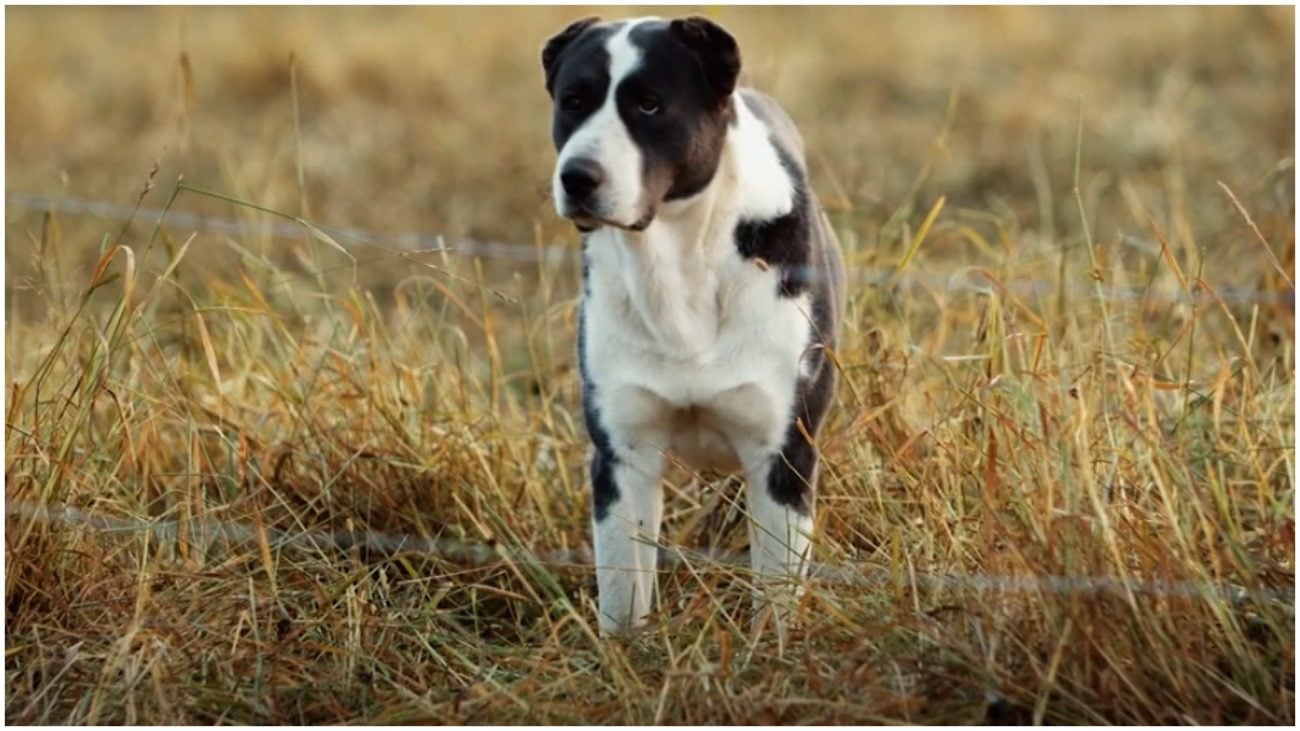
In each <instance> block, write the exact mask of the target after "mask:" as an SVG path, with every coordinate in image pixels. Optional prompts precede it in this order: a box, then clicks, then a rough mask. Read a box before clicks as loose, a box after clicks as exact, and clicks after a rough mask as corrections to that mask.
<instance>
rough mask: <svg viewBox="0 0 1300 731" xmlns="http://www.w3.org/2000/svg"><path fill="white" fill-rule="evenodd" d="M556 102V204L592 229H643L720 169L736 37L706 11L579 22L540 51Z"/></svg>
mask: <svg viewBox="0 0 1300 731" xmlns="http://www.w3.org/2000/svg"><path fill="white" fill-rule="evenodd" d="M542 67H543V69H544V70H545V72H546V90H547V92H548V93H549V94H550V95H551V98H552V100H553V101H554V117H553V119H552V125H551V134H552V137H553V138H554V140H555V148H556V150H557V151H558V152H559V159H558V161H557V162H556V165H555V174H554V176H553V178H552V188H553V191H554V197H555V208H556V211H557V212H558V213H559V214H560V215H561V216H564V217H566V218H569V219H572V220H573V222H574V223H575V224H576V225H577V226H578V228H579V229H581V230H584V231H588V230H592V229H594V228H597V227H599V226H602V225H610V226H617V227H619V228H624V229H631V230H638V231H639V230H642V229H644V228H645V227H646V226H649V225H650V222H651V221H653V220H654V217H655V213H656V211H657V210H658V207H659V206H660V204H661V203H663V202H664V201H671V200H678V199H682V198H688V197H690V196H692V195H695V194H696V193H698V192H700V191H701V190H703V189H704V187H705V186H706V185H708V183H709V181H710V180H711V179H712V178H713V174H714V171H715V170H716V169H717V167H718V158H719V156H720V155H721V152H722V144H723V140H724V138H725V136H726V129H727V125H728V123H729V122H730V120H731V119H732V116H733V114H734V110H733V109H732V107H731V94H732V92H733V91H734V90H735V87H736V76H737V74H738V73H739V72H740V52H739V50H738V49H737V47H736V41H735V40H734V39H733V38H732V37H731V36H730V35H729V34H728V33H727V32H726V31H725V30H723V29H722V28H720V27H719V26H717V25H715V24H714V23H712V22H710V21H708V20H705V19H703V18H686V19H682V20H674V21H671V22H669V21H663V20H658V19H650V20H642V21H633V22H628V23H600V22H598V20H597V19H595V18H589V19H587V20H580V21H578V22H576V23H573V24H572V25H570V26H569V27H567V28H565V29H564V30H563V31H561V32H560V33H559V35H557V36H555V37H554V38H552V39H551V40H550V41H549V42H548V43H547V44H546V47H545V49H544V50H543V51H542Z"/></svg>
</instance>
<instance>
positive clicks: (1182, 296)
mask: <svg viewBox="0 0 1300 731" xmlns="http://www.w3.org/2000/svg"><path fill="white" fill-rule="evenodd" d="M5 204H6V206H7V207H8V208H11V209H24V210H31V211H40V212H50V213H60V214H67V215H76V216H88V217H94V218H101V219H105V220H111V221H127V220H130V219H132V218H145V219H150V220H164V221H165V222H166V223H167V224H168V225H170V226H173V227H181V228H186V229H190V230H194V231H203V232H210V233H225V234H259V233H260V234H262V235H269V236H272V237H276V238H300V237H301V236H302V235H303V232H304V228H303V227H302V226H301V225H299V224H297V223H293V222H290V221H282V220H275V219H273V218H271V217H269V216H267V217H265V218H264V220H263V221H259V222H255V221H251V220H247V219H239V218H230V217H223V216H211V215H201V214H197V213H193V212H189V211H185V210H178V209H175V208H172V209H168V210H164V209H161V208H145V207H141V208H136V207H135V206H130V205H124V204H120V203H113V202H110V201H102V200H87V199H84V198H76V197H69V196H43V195H36V194H33V193H25V192H7V193H6V194H5ZM313 226H314V227H315V228H316V229H318V230H320V231H323V232H324V233H326V234H327V235H329V236H330V237H332V238H333V239H335V240H336V241H338V242H340V243H341V244H344V245H345V246H346V245H351V246H369V247H375V248H380V249H386V250H390V251H397V252H404V253H416V252H425V253H429V252H446V253H449V254H455V255H460V256H466V257H471V258H472V257H479V258H484V259H501V260H509V261H527V262H532V263H545V264H563V263H570V262H575V263H576V262H577V261H579V259H580V252H579V250H578V249H577V248H576V247H573V246H565V245H560V244H526V243H515V242H504V241H483V240H478V239H467V238H457V237H450V236H446V235H443V234H438V233H420V232H381V231H373V230H369V229H363V228H357V227H347V226H343V227H340V226H323V225H317V224H315V223H313ZM1157 252H1158V250H1157ZM802 274H803V275H804V276H807V277H816V276H819V275H820V272H816V271H810V272H803V273H802ZM847 275H848V276H849V278H850V280H851V281H852V282H854V283H856V284H859V285H867V286H871V285H882V284H885V283H888V282H891V281H892V282H893V284H895V285H897V286H904V287H906V286H914V287H915V286H920V287H925V288H929V289H932V290H937V291H944V292H960V291H976V292H986V291H992V287H991V286H990V285H989V284H988V282H987V280H986V279H984V278H983V277H980V276H977V275H973V273H972V268H971V267H956V268H952V269H950V270H946V271H940V270H936V269H927V268H924V267H916V266H914V267H909V268H908V269H907V270H906V271H903V272H898V271H896V270H895V269H892V268H882V267H850V268H849V269H848V271H847ZM1002 285H1003V286H1004V287H1005V288H1006V289H1007V290H1009V291H1010V292H1012V293H1013V294H1015V295H1017V296H1031V297H1032V296H1047V295H1050V294H1053V293H1055V292H1057V290H1058V288H1059V287H1058V285H1056V284H1053V283H1050V282H1045V281H1041V280H1037V279H1031V278H1015V279H1012V280H1010V281H1007V282H1002ZM1215 292H1216V293H1217V294H1218V296H1219V297H1220V298H1222V299H1223V300H1225V301H1228V302H1237V303H1243V304H1254V303H1259V304H1290V305H1291V306H1292V307H1294V304H1295V291H1294V290H1287V291H1276V290H1262V289H1252V288H1243V287H1231V286H1229V287H1216V288H1215ZM1066 293H1067V294H1069V295H1071V296H1072V297H1084V298H1088V299H1104V300H1108V301H1114V302H1174V303H1177V302H1182V303H1193V302H1195V303H1201V302H1211V301H1212V298H1211V297H1210V295H1209V294H1207V293H1204V292H1196V291H1194V292H1192V293H1191V294H1189V293H1188V292H1186V291H1183V290H1181V289H1176V288H1164V287H1122V286H1113V285H1104V286H1102V287H1100V288H1099V287H1097V286H1096V285H1094V284H1093V283H1092V282H1091V281H1090V280H1082V279H1081V281H1079V282H1071V283H1069V284H1067V285H1066Z"/></svg>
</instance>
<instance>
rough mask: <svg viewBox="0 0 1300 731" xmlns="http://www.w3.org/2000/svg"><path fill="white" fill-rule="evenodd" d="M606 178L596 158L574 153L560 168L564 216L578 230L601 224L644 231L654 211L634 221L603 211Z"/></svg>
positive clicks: (593, 227) (591, 228) (589, 229)
mask: <svg viewBox="0 0 1300 731" xmlns="http://www.w3.org/2000/svg"><path fill="white" fill-rule="evenodd" d="M604 182H605V170H604V169H603V168H602V167H601V166H600V164H599V163H597V162H596V161H595V160H592V159H590V158H586V157H575V158H573V159H572V160H569V161H568V162H566V163H565V164H564V168H563V169H562V170H560V187H562V188H563V189H564V199H565V200H564V203H565V205H564V217H565V218H568V219H570V220H572V221H573V225H574V226H576V227H577V228H578V230H579V231H581V232H583V233H587V232H590V231H594V230H596V229H598V228H600V227H601V226H613V227H615V228H621V229H623V230H625V231H644V230H645V229H646V227H647V226H649V225H650V222H651V221H653V220H654V211H650V212H648V213H646V214H645V215H644V216H642V217H641V218H639V219H637V220H636V221H635V222H633V223H631V224H626V223H619V222H618V221H614V220H612V219H609V218H606V217H605V216H603V215H602V214H601V211H600V208H601V207H600V205H599V197H600V196H599V193H600V187H601V185H602V184H603V183H604Z"/></svg>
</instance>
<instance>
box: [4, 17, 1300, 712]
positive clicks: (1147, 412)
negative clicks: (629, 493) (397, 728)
mask: <svg viewBox="0 0 1300 731" xmlns="http://www.w3.org/2000/svg"><path fill="white" fill-rule="evenodd" d="M629 12H630V11H624V10H620V9H614V10H605V11H603V13H602V14H604V15H606V16H607V17H609V16H617V15H623V14H627V13H629ZM706 12H708V13H709V14H710V15H711V16H713V17H714V18H715V19H717V20H719V21H720V22H722V23H724V24H725V25H727V26H728V27H729V28H730V29H731V30H732V31H733V32H734V33H735V34H736V35H737V37H738V39H739V40H740V43H741V47H742V49H743V52H744V54H745V61H746V69H747V70H746V74H747V75H748V77H749V80H750V82H751V83H753V84H755V85H757V86H760V87H762V88H763V89H765V90H767V91H769V92H770V93H772V94H773V95H774V96H775V97H777V98H778V99H779V100H781V101H782V102H783V103H784V104H785V106H786V107H787V108H788V109H789V110H790V112H791V113H792V115H793V116H794V118H795V119H796V121H797V122H798V123H799V124H800V126H801V129H802V131H803V134H804V137H805V138H806V139H807V141H808V143H809V152H810V162H811V165H812V168H813V170H812V175H813V179H814V185H815V187H816V189H817V191H818V193H819V195H820V198H821V201H822V203H823V205H824V206H825V207H826V209H827V211H828V212H829V215H830V217H831V219H832V221H833V223H834V225H835V226H836V228H837V230H838V231H839V234H840V237H841V240H842V242H843V244H844V247H845V254H846V258H847V259H848V261H849V263H850V265H851V266H852V267H854V275H853V286H852V288H851V290H850V304H849V313H848V323H849V324H848V329H847V335H846V338H845V342H844V343H843V347H842V350H841V351H840V352H838V353H837V354H836V358H837V361H838V362H839V364H840V367H841V370H842V373H843V377H842V380H841V386H840V389H839V394H838V403H837V406H836V408H835V410H834V412H833V414H834V416H833V418H832V420H831V423H830V424H829V427H828V428H827V429H826V430H825V431H824V433H823V434H822V436H821V439H820V441H821V447H822V450H823V453H824V458H825V459H824V466H823V473H822V474H823V477H822V484H821V488H820V494H819V497H818V513H817V531H818V538H817V545H816V559H817V560H818V561H819V562H821V563H824V564H826V565H828V566H833V567H838V573H834V574H831V573H828V574H823V575H820V576H819V578H816V579H814V580H813V581H812V582H811V587H810V590H809V592H808V594H807V596H806V599H805V600H804V601H803V603H802V604H801V606H800V610H799V618H798V623H797V626H796V627H795V628H794V629H793V630H792V632H791V634H790V636H789V637H788V638H787V640H786V642H785V643H784V644H783V645H782V644H780V643H778V641H777V638H776V637H775V636H774V635H773V633H772V632H771V631H766V630H759V631H751V629H750V616H749V614H750V607H749V602H748V601H746V597H747V596H748V593H747V592H748V586H749V584H748V578H747V577H746V575H745V572H744V571H743V570H742V569H738V568H736V567H735V566H732V565H729V564H727V563H725V562H719V561H713V560H710V559H707V558H704V557H701V556H699V555H698V554H689V553H680V552H679V551H678V549H682V550H683V551H685V550H686V549H690V550H698V549H713V550H715V551H716V552H719V553H725V554H734V553H743V551H744V549H745V530H744V524H743V504H737V502H736V495H737V492H736V489H737V483H736V482H735V481H734V480H733V479H730V478H720V477H718V476H714V475H698V474H693V473H691V472H688V471H687V470H685V469H676V470H675V471H674V472H673V473H672V475H671V476H670V483H669V490H668V495H669V504H668V506H667V510H666V515H667V524H666V527H665V536H664V539H665V543H666V544H667V546H668V548H667V549H666V550H667V551H668V552H669V553H670V554H673V555H676V556H679V557H684V558H682V559H681V560H677V561H675V562H672V563H670V564H669V565H668V566H666V567H665V570H664V571H663V573H662V576H661V577H660V580H659V588H660V603H659V611H658V612H657V613H656V614H655V615H654V617H653V618H652V622H651V626H650V627H649V629H648V630H647V631H646V633H645V635H644V636H643V637H641V638H640V640H639V641H637V642H632V643H624V642H614V641H601V640H599V639H598V638H597V636H596V635H595V632H594V598H595V596H594V591H595V582H594V576H593V573H592V570H591V568H590V566H588V565H585V563H584V560H583V559H584V556H585V547H586V546H588V543H589V517H588V516H589V502H588V496H587V491H586V487H585V471H584V458H585V452H586V441H585V436H584V434H583V430H582V426H581V419H580V410H579V407H578V384H577V374H576V372H575V364H574V361H575V359H574V313H575V302H576V297H577V292H578V286H577V277H578V273H577V267H576V265H575V261H574V258H573V257H572V256H571V254H572V253H573V252H574V251H575V250H576V249H575V247H576V244H577V241H576V236H575V234H574V232H573V231H572V229H571V227H570V226H568V225H566V224H565V223H563V222H561V221H558V220H556V218H555V216H554V214H553V212H552V210H551V207H550V203H549V201H548V198H547V196H548V177H549V173H550V166H551V164H552V161H553V155H554V153H553V151H552V150H551V148H550V142H549V129H548V125H549V110H548V107H547V101H548V100H547V99H546V95H545V93H544V90H543V88H542V83H541V81H542V79H541V70H540V65H539V60H538V56H539V49H540V47H541V44H542V43H543V42H544V41H545V39H546V38H547V37H548V36H549V35H550V34H551V33H553V32H555V31H556V30H558V29H559V28H560V27H562V26H563V25H564V24H565V23H566V22H567V21H568V20H570V19H572V18H575V17H579V16H580V15H582V14H586V13H585V12H584V11H583V10H582V9H578V8H558V9H556V8H522V9H521V8H513V9H401V10H393V9H366V8H338V9H307V8H287V9H285V8H282V9H199V8H191V9H120V8H119V9H114V8H99V9H84V8H83V9H74V8H64V9H38V8H8V9H6V11H5V17H6V37H5V43H6V56H5V63H6V70H5V85H6V89H5V101H6V108H5V114H6V116H5V130H6V136H5V153H6V161H7V162H6V168H5V174H6V196H7V199H6V201H7V202H6V209H5V265H6V277H5V306H6V323H5V326H6V329H5V373H6V381H5V384H4V386H5V413H6V426H5V499H6V506H7V510H6V521H5V570H6V571H5V643H6V645H5V646H6V651H5V720H6V721H7V722H9V723H95V722H98V723H155V724H171V723H209V722H225V723H250V722H251V723H291V722H293V723H326V722H329V723H334V722H347V723H358V722H370V723H398V722H412V723H414V722H439V723H484V722H498V723H542V722H548V723H602V724H604V723H697V724H709V723H749V722H763V723H842V722H862V723H872V722H928V723H971V722H1012V723H1030V722H1048V723H1063V722H1073V723H1193V722H1195V723H1276V724H1290V723H1293V722H1294V720H1295V710H1294V702H1295V697H1294V685H1295V634H1294V620H1295V615H1294V583H1295V564H1294V555H1295V549H1294V540H1295V539H1294V532H1295V521H1294V519H1295V439H1294V437H1295V412H1294V394H1295V380H1294V373H1295V329H1294V302H1295V298H1294V286H1293V283H1292V282H1293V278H1294V270H1295V228H1294V227H1295V207H1294V200H1295V166H1294V162H1295V161H1294V155H1295V146H1294V125H1295V98H1294V94H1293V89H1294V84H1295V79H1294V67H1295V58H1294V44H1295V37H1294V11H1293V9H1290V8H1268V9H1258V8H1241V9H1212V8H1202V9H1178V8H1156V9H1152V8H1133V9H1097V8H1088V9H1081V8H1073V9H1072V8H1057V9H1030V8H1015V9H997V8H992V9H942V8H939V9H926V8H901V9H834V10H829V9H784V10H782V9H743V8H709V9H708V10H707V11H706ZM659 14H674V13H673V11H659ZM182 176H183V181H182V179H181V178H182ZM137 205H138V206H139V207H140V210H138V211H137V212H136V213H134V214H133V215H132V214H131V211H132V210H133V208H134V207H136V206H137ZM164 209H165V210H166V215H161V214H160V211H162V210H164ZM340 228H350V229H355V231H353V232H351V233H341V232H338V231H337V229H340ZM358 231H361V232H367V233H364V234H362V233H358ZM413 234H421V235H422V238H419V239H416V238H414V237H413V236H412V235H413ZM439 235H441V236H443V237H445V238H443V239H439V238H438V236H439ZM464 241H477V242H481V243H492V242H495V243H501V244H511V245H512V246H497V247H479V248H477V249H472V250H469V251H477V252H480V253H483V254H484V255H483V256H474V255H472V254H471V253H466V251H467V249H465V248H464V247H459V248H458V246H459V244H460V242H464ZM444 243H445V244H446V247H448V248H450V250H443V251H433V250H431V249H436V248H439V247H440V246H441V245H442V244H444ZM403 540H405V541H406V543H405V544H402V541H403ZM850 574H851V575H852V576H856V577H858V578H857V580H852V581H850V580H846V578H848V577H847V576H846V575H850Z"/></svg>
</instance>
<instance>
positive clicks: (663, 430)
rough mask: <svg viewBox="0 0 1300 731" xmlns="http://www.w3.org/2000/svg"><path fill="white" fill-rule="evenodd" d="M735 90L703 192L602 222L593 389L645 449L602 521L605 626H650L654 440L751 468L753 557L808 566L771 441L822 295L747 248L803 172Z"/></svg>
mask: <svg viewBox="0 0 1300 731" xmlns="http://www.w3.org/2000/svg"><path fill="white" fill-rule="evenodd" d="M616 38H617V36H616ZM613 45H614V41H611V46H613ZM734 103H735V109H736V112H737V115H738V118H737V122H736V126H735V127H734V128H733V129H731V130H729V132H728V134H727V137H726V141H725V147H724V150H723V153H722V158H721V161H720V164H719V169H718V171H717V173H716V174H715V176H714V178H713V180H712V182H711V183H710V184H709V185H708V186H707V187H706V188H705V189H704V190H703V191H702V192H700V193H699V194H698V195H695V196H693V197H691V198H689V199H686V200H682V201H674V202H672V203H670V204H666V205H664V206H662V207H661V208H660V211H659V214H658V216H657V217H656V218H655V220H654V221H653V223H651V224H650V226H649V227H648V228H646V229H645V231H643V232H631V231H625V230H621V229H617V228H612V227H604V228H601V229H598V230H597V231H594V232H592V233H591V234H589V235H588V237H587V241H586V254H587V257H588V267H589V268H588V281H587V286H588V294H587V297H586V299H585V301H584V305H583V311H584V317H585V318H586V320H585V327H586V332H587V336H586V338H585V357H586V365H587V372H588V376H589V378H590V380H591V381H592V383H593V385H594V390H593V394H594V399H595V404H594V405H595V407H596V409H597V410H598V412H599V414H600V417H601V421H602V424H603V425H604V427H605V429H606V430H607V431H608V432H609V436H610V439H611V442H612V444H613V445H614V447H615V451H616V452H617V453H619V454H620V455H625V454H631V455H634V457H633V458H632V461H633V462H635V463H636V464H635V465H634V466H633V465H629V466H626V467H620V471H619V472H618V473H617V475H616V477H617V482H618V491H619V499H618V500H617V501H615V502H614V503H613V504H612V505H611V507H610V512H609V515H608V516H607V517H606V518H605V519H604V520H603V521H600V522H599V523H596V540H595V549H596V563H597V577H598V578H597V582H598V585H599V591H600V609H601V617H600V622H601V626H602V628H604V629H606V630H618V629H624V628H627V627H631V626H636V625H638V624H640V623H642V622H643V621H644V618H645V616H646V613H648V611H649V610H650V602H649V597H648V596H647V592H648V591H649V589H650V588H651V587H652V586H653V582H652V581H651V580H649V579H646V578H645V577H644V572H647V571H650V570H653V568H654V563H653V560H654V555H655V554H654V552H653V549H648V550H646V551H642V550H640V549H638V548H636V546H637V545H640V544H639V543H638V541H639V540H643V539H644V538H645V537H647V536H657V534H658V523H659V520H660V513H661V511H662V503H661V500H662V498H661V488H660V486H659V479H660V477H659V476H660V473H661V471H662V464H663V460H662V458H661V459H658V460H656V459H653V458H651V457H650V456H649V455H651V454H655V455H660V456H662V455H663V454H664V453H667V452H671V453H674V454H675V455H676V456H679V457H681V458H683V459H685V460H687V461H688V462H691V463H694V464H696V465H697V466H700V467H713V468H720V469H737V468H744V470H745V472H746V475H747V478H748V481H749V484H750V489H749V501H748V502H749V507H750V511H751V517H752V519H753V521H754V523H753V528H752V530H753V534H752V535H753V537H754V540H753V542H752V543H751V546H752V561H753V566H754V569H755V571H756V572H758V573H760V574H767V575H777V576H782V577H786V578H797V577H798V576H799V575H801V572H802V565H803V563H804V561H805V559H806V554H807V549H808V535H809V533H810V532H811V523H810V520H809V519H808V518H807V517H805V516H799V515H798V514H797V513H795V512H794V511H792V510H790V509H788V508H786V507H784V506H782V505H780V504H778V503H777V502H776V501H775V500H773V499H772V497H771V496H770V495H769V492H768V487H767V473H768V469H769V467H770V460H771V459H773V455H774V454H775V455H777V456H776V457H775V458H777V459H779V458H780V457H779V449H780V447H781V444H782V441H783V439H784V436H785V430H786V428H787V425H788V424H789V422H790V415H791V411H792V409H793V400H794V391H795V383H796V381H797V379H798V378H800V377H801V375H802V373H801V360H802V355H803V352H804V350H805V348H806V347H807V344H808V342H809V340H810V329H811V320H810V316H809V302H810V300H809V298H808V296H807V295H804V296H801V297H799V298H794V299H791V298H783V297H780V296H778V279H777V277H778V276H779V272H778V270H777V269H776V267H766V268H765V267H764V266H762V265H761V264H760V263H758V262H755V261H752V260H751V261H746V260H745V259H743V258H742V257H741V256H740V254H739V252H738V250H737V248H736V244H735V240H734V229H735V226H736V223H737V221H738V220H739V219H740V218H741V217H742V216H743V217H746V218H750V217H762V218H770V217H774V216H779V215H781V214H783V213H786V212H788V211H789V210H790V209H791V207H792V206H793V203H794V200H793V199H794V188H793V184H792V182H791V181H790V179H789V176H788V173H787V172H786V171H785V170H784V168H782V166H781V164H780V160H779V158H778V157H777V154H776V150H775V149H774V148H773V147H772V143H771V142H770V141H769V139H768V136H767V131H766V128H765V127H764V125H763V123H762V121H761V120H759V119H758V118H757V117H756V116H754V115H753V114H752V113H751V112H750V111H749V110H748V109H747V108H746V106H745V103H744V102H743V100H742V99H741V98H740V97H739V96H737V97H735V99H734ZM604 129H605V133H606V134H613V135H614V136H615V137H618V136H619V135H624V134H626V130H623V131H622V132H618V131H612V128H611V127H605V128H604ZM584 133H585V130H584V131H582V132H580V133H579V134H584ZM584 139H588V140H590V139H592V138H591V137H584ZM585 144H591V143H590V142H589V143H585ZM617 144H618V145H621V144H623V143H622V141H619V142H617ZM565 149H566V150H567V149H568V146H566V148H565ZM603 149H609V148H608V147H606V148H603ZM561 164H563V156H562V157H561ZM625 189H626V187H625ZM625 480H626V481H625Z"/></svg>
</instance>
